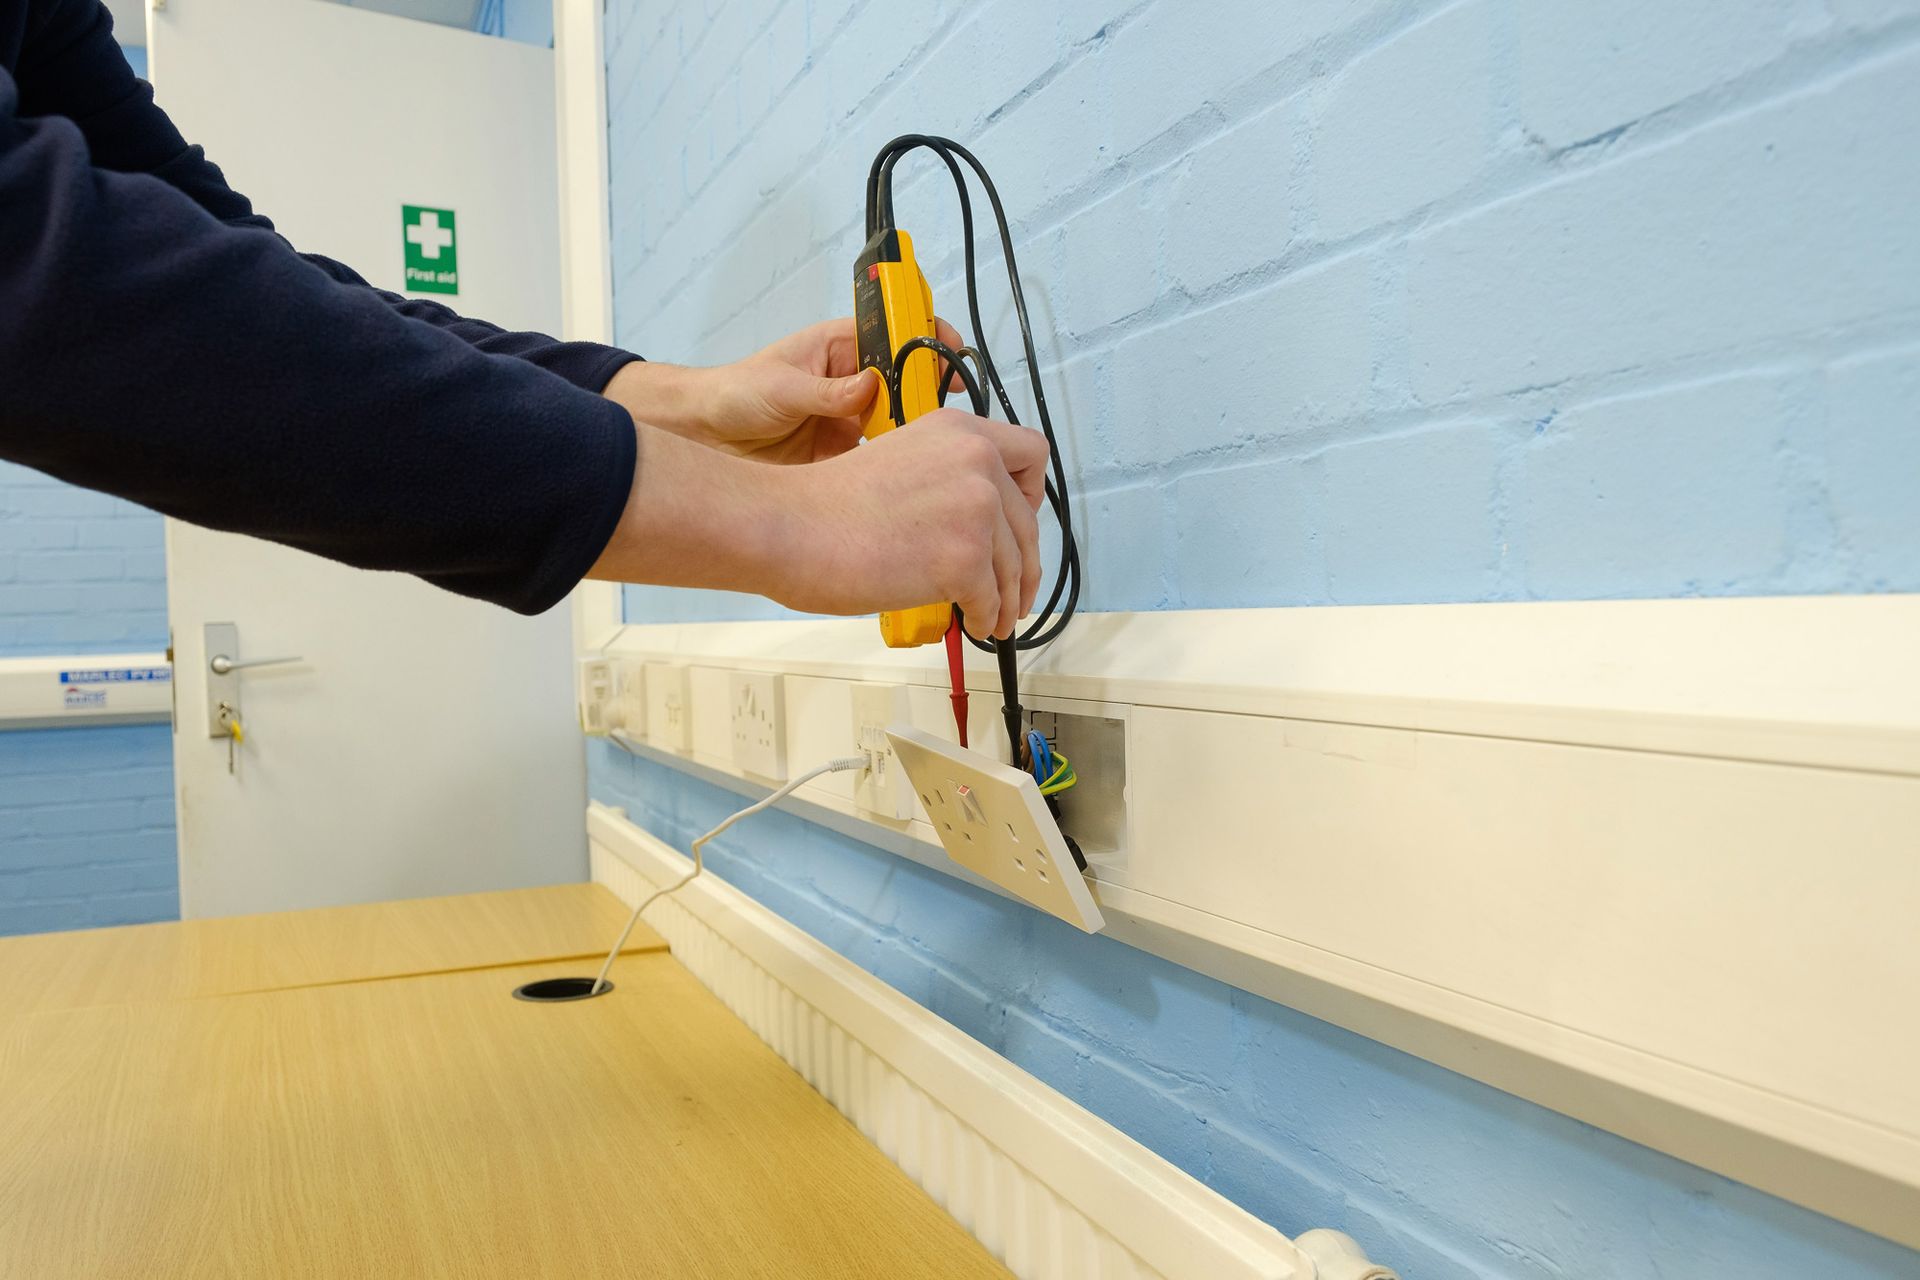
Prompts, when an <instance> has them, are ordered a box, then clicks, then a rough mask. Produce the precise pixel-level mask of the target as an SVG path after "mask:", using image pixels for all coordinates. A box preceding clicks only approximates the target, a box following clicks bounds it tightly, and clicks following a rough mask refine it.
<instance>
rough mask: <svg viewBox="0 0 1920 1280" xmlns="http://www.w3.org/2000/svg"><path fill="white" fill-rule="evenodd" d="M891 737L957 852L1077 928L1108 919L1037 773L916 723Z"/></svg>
mask: <svg viewBox="0 0 1920 1280" xmlns="http://www.w3.org/2000/svg"><path fill="white" fill-rule="evenodd" d="M887 737H888V739H889V740H890V741H891V742H892V743H893V747H894V750H895V752H896V753H897V754H898V755H899V758H900V763H901V765H902V766H903V767H904V768H905V770H906V773H907V776H908V778H909V779H910V780H911V782H912V784H913V788H914V791H915V793H916V794H918V795H919V797H920V803H921V804H923V805H925V806H926V809H927V817H928V818H929V819H930V820H931V821H932V822H933V833H934V835H936V836H938V837H939V838H940V846H941V847H942V848H943V849H945V850H946V851H947V856H948V857H949V858H952V859H953V860H954V861H955V862H957V863H959V864H960V865H961V866H963V867H965V868H966V869H967V870H969V871H972V872H973V873H975V874H976V875H979V876H983V877H985V878H986V879H988V880H991V881H993V883H995V884H997V885H999V886H1000V887H1001V888H1003V889H1005V890H1007V891H1008V892H1009V893H1012V894H1014V895H1015V896H1017V897H1019V898H1020V899H1022V900H1023V901H1026V902H1029V903H1032V904H1033V905H1034V906H1036V907H1038V908H1040V909H1041V910H1042V911H1045V912H1047V913H1048V914H1049V915H1054V916H1058V917H1059V918H1060V919H1062V920H1065V921H1066V922H1067V923H1068V924H1070V925H1073V926H1074V927H1075V928H1078V929H1084V930H1086V931H1087V932H1088V933H1098V932H1099V931H1100V930H1101V929H1102V928H1104V927H1105V925H1106V920H1105V917H1103V916H1102V915H1101V914H1100V907H1099V904H1097V903H1096V902H1094V900H1093V893H1092V891H1091V890H1089V889H1088V888H1087V880H1086V877H1085V876H1084V875H1083V874H1081V871H1080V869H1079V867H1078V866H1077V865H1075V863H1074V860H1073V853H1072V851H1070V850H1069V849H1068V848H1067V843H1066V841H1065V840H1063V839H1062V838H1061V836H1060V828H1059V826H1058V825H1057V824H1055V822H1054V820H1053V815H1052V814H1051V813H1049V812H1047V803H1046V800H1045V799H1043V798H1042V797H1041V795H1040V787H1039V784H1038V783H1036V782H1035V781H1034V780H1033V775H1032V774H1030V773H1027V772H1025V771H1023V770H1020V769H1015V768H1014V767H1012V766H1011V765H1005V764H1001V763H1000V762H999V761H998V760H995V759H994V758H993V757H991V756H986V755H982V754H980V753H979V752H978V751H969V750H967V749H966V748H965V747H961V746H957V745H955V744H954V743H951V742H948V741H947V740H946V739H944V738H937V737H935V736H934V735H933V734H930V733H927V732H926V731H924V730H921V729H915V728H913V727H912V726H910V725H905V724H902V725H896V726H894V727H893V728H892V729H890V730H888V732H887Z"/></svg>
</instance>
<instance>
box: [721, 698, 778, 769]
mask: <svg viewBox="0 0 1920 1280" xmlns="http://www.w3.org/2000/svg"><path fill="white" fill-rule="evenodd" d="M727 691H728V698H727V707H728V713H729V715H730V716H731V718H732V724H733V762H734V764H736V765H738V766H739V767H740V769H741V771H742V772H745V773H750V774H753V775H754V776H755V777H757V778H762V779H765V780H766V781H768V782H785V781H786V780H787V715H786V700H785V698H784V697H783V696H782V694H783V693H784V690H783V689H782V688H781V680H780V676H779V675H778V674H777V673H773V672H764V671H735V672H733V673H731V674H730V675H729V676H728V679H727Z"/></svg>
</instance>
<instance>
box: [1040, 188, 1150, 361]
mask: <svg viewBox="0 0 1920 1280" xmlns="http://www.w3.org/2000/svg"><path fill="white" fill-rule="evenodd" d="M1168 187H1169V184H1168V183H1167V182H1165V181H1152V182H1144V183H1138V184H1135V185H1133V186H1129V187H1126V188H1123V189H1122V190H1120V191H1118V192H1116V193H1115V194H1113V195H1111V196H1108V197H1107V198H1106V199H1104V200H1102V201H1100V202H1099V203H1098V204H1095V205H1093V206H1092V207H1091V208H1088V209H1085V210H1082V211H1081V212H1079V213H1077V214H1075V215H1074V216H1073V217H1071V218H1069V219H1068V220H1067V221H1066V222H1065V224H1063V225H1062V226H1061V227H1060V229H1059V230H1058V232H1057V233H1055V235H1056V236H1057V239H1058V243H1059V247H1060V251H1061V252H1060V257H1059V266H1058V267H1057V268H1055V269H1053V270H1049V271H1047V272H1046V273H1045V275H1043V276H1042V277H1041V281H1043V282H1044V281H1049V280H1051V281H1058V282H1059V284H1058V287H1057V291H1056V293H1055V297H1056V298H1057V300H1058V301H1059V303H1060V307H1059V312H1058V314H1059V326H1060V327H1061V328H1062V329H1064V331H1065V332H1066V333H1068V334H1072V335H1075V336H1078V335H1081V334H1085V333H1089V332H1091V331H1093V330H1095V329H1100V328H1103V327H1105V326H1107V325H1112V324H1116V323H1119V322H1121V321H1124V320H1125V319H1126V318H1127V317H1128V316H1131V315H1135V314H1138V313H1139V312H1142V311H1145V310H1146V309H1147V308H1149V307H1151V306H1152V305H1153V304H1154V303H1155V302H1156V301H1158V300H1159V298H1160V296H1161V294H1162V293H1163V292H1164V289H1163V287H1162V284H1161V278H1160V274H1159V272H1158V271H1156V270H1155V264H1156V263H1157V262H1158V261H1159V259H1160V257H1161V252H1162V248H1161V246H1162V244H1163V243H1164V242H1165V239H1166V238H1167V237H1168V236H1169V235H1171V234H1173V232H1174V228H1173V227H1172V226H1171V225H1170V222H1171V220H1170V219H1169V217H1168V216H1167V205H1168ZM1021 261H1022V263H1023V265H1025V264H1026V263H1028V262H1029V261H1032V262H1034V263H1035V264H1036V265H1050V264H1049V263H1048V260H1047V258H1045V257H1043V256H1041V255H1037V254H1031V255H1030V254H1023V255H1022V257H1021ZM1029 269H1031V268H1029ZM1032 292H1035V293H1036V294H1037V293H1038V291H1037V290H1034V291H1032ZM1043 336H1044V335H1043Z"/></svg>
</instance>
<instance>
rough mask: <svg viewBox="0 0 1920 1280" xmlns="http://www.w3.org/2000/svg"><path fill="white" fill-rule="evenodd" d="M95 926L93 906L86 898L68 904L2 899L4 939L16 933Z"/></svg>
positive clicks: (0, 911)
mask: <svg viewBox="0 0 1920 1280" xmlns="http://www.w3.org/2000/svg"><path fill="white" fill-rule="evenodd" d="M92 924H93V918H92V910H91V907H90V905H89V904H88V903H87V902H86V901H85V900H83V899H78V898H71V899H68V900H66V901H64V902H7V901H4V900H0V938H3V937H7V936H8V935H10V934H16V933H52V932H55V931H57V930H63V929H86V928H90V927H91V926H92Z"/></svg>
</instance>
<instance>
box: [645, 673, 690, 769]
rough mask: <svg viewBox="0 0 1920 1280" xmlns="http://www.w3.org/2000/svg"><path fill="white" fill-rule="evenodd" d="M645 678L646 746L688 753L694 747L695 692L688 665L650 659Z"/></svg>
mask: <svg viewBox="0 0 1920 1280" xmlns="http://www.w3.org/2000/svg"><path fill="white" fill-rule="evenodd" d="M644 677H645V681H646V703H647V714H646V732H647V745H649V746H653V747H658V748H659V749H660V750H662V751H674V752H678V753H679V754H681V755H685V754H687V752H689V751H691V750H693V694H692V693H691V691H690V689H691V684H690V682H689V680H688V678H687V668H686V667H685V666H683V665H682V664H680V663H677V662H649V663H646V664H645V667H644Z"/></svg>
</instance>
